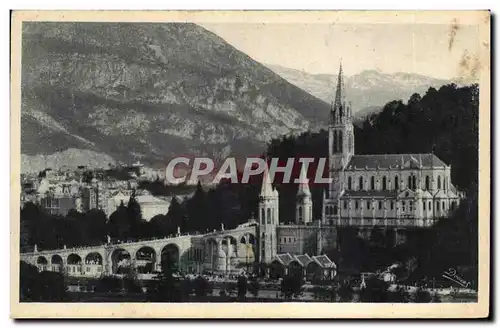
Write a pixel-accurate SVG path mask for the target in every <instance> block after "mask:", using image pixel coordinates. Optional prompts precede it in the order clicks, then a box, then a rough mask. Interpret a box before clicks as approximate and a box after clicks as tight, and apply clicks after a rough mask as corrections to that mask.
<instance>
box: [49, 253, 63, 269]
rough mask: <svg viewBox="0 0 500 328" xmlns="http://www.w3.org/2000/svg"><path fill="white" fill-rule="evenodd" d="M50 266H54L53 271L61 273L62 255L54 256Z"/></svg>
mask: <svg viewBox="0 0 500 328" xmlns="http://www.w3.org/2000/svg"><path fill="white" fill-rule="evenodd" d="M50 264H51V266H52V271H55V272H61V271H62V268H63V259H62V257H61V256H60V255H58V254H54V255H52V258H51V259H50Z"/></svg>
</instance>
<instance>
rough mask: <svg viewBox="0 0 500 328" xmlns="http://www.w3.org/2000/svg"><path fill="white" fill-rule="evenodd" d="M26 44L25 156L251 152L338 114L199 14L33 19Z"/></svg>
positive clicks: (148, 159) (156, 161) (155, 160)
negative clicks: (191, 18)
mask: <svg viewBox="0 0 500 328" xmlns="http://www.w3.org/2000/svg"><path fill="white" fill-rule="evenodd" d="M22 42H23V53H22V56H23V57H22V60H23V66H22V108H21V124H22V129H21V151H22V153H23V154H25V155H40V154H42V155H48V154H53V153H58V152H62V151H64V150H66V149H69V148H78V149H87V150H90V151H93V152H96V153H101V154H106V155H108V156H110V157H112V158H113V159H114V160H116V161H125V162H128V161H135V160H141V161H143V162H145V163H146V164H150V165H161V163H164V162H165V161H166V160H168V159H169V158H171V157H173V156H176V155H179V154H190V155H202V156H211V157H216V158H223V157H226V156H228V155H229V154H231V155H234V156H245V155H248V153H260V152H261V151H262V150H263V149H264V146H265V143H266V142H267V141H269V140H270V139H271V138H273V137H278V136H280V135H283V134H288V133H300V132H303V131H305V130H309V129H313V130H314V129H318V128H320V127H321V126H324V125H325V124H326V122H327V118H328V111H329V107H328V105H327V104H326V103H324V102H323V101H321V100H319V99H317V98H316V97H314V96H312V95H310V94H308V93H306V92H305V91H303V90H301V89H300V88H298V87H297V86H295V85H292V84H291V83H289V82H287V81H286V80H285V79H283V78H282V77H280V76H279V75H277V74H275V73H274V72H273V71H272V70H270V69H269V68H267V67H265V66H264V65H261V64H260V63H258V62H256V61H255V60H253V59H251V58H250V57H249V56H248V55H246V54H244V53H242V52H240V51H238V50H237V49H236V48H234V47H233V46H231V45H230V44H228V43H227V42H225V41H224V40H223V39H222V38H220V37H218V36H217V35H215V34H214V33H212V32H210V31H207V30H205V29H204V28H202V27H200V26H198V25H195V24H190V23H186V24H184V23H165V24H150V23H147V24H146V23H144V24H143V23H134V24H131V23H48V22H37V23H26V24H24V25H23V40H22ZM26 168H27V167H26ZM27 169H28V168H27ZM23 171H24V170H23Z"/></svg>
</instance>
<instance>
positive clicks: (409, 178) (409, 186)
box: [406, 176, 411, 189]
mask: <svg viewBox="0 0 500 328" xmlns="http://www.w3.org/2000/svg"><path fill="white" fill-rule="evenodd" d="M406 188H409V189H411V176H408V185H407V186H406Z"/></svg>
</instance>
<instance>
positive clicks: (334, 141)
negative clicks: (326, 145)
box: [332, 131, 337, 153]
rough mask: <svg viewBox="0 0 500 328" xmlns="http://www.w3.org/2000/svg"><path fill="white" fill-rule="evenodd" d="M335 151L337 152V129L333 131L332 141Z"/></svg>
mask: <svg viewBox="0 0 500 328" xmlns="http://www.w3.org/2000/svg"><path fill="white" fill-rule="evenodd" d="M332 147H333V152H334V153H336V152H337V131H333V142H332Z"/></svg>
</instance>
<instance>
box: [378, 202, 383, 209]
mask: <svg viewBox="0 0 500 328" xmlns="http://www.w3.org/2000/svg"><path fill="white" fill-rule="evenodd" d="M378 209H379V210H381V209H382V201H381V200H379V201H378Z"/></svg>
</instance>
